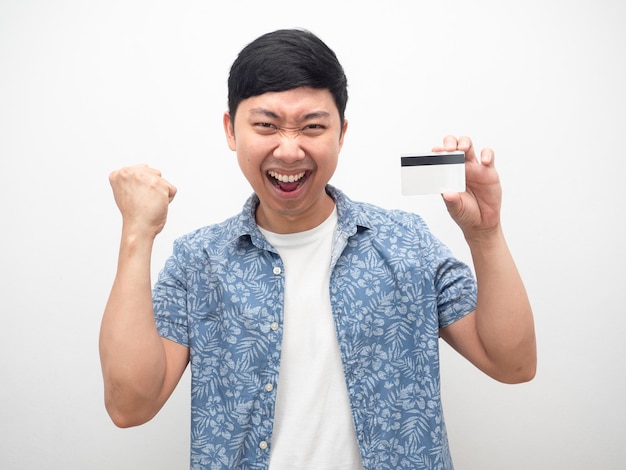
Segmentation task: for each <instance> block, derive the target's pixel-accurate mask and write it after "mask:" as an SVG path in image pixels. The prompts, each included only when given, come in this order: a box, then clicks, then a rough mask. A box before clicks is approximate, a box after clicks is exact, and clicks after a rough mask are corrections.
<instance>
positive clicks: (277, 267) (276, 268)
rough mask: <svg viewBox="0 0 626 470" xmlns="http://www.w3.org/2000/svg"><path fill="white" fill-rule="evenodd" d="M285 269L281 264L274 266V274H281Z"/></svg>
mask: <svg viewBox="0 0 626 470" xmlns="http://www.w3.org/2000/svg"><path fill="white" fill-rule="evenodd" d="M282 272H283V270H282V269H280V266H274V274H276V275H279V274H280V273H282Z"/></svg>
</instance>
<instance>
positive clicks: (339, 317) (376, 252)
mask: <svg viewBox="0 0 626 470" xmlns="http://www.w3.org/2000/svg"><path fill="white" fill-rule="evenodd" d="M328 192H329V194H330V195H331V196H332V197H333V198H334V200H335V202H336V205H337V211H338V218H339V220H338V223H339V227H338V232H337V237H336V240H337V241H336V246H335V248H334V252H336V253H337V256H336V257H335V258H334V265H333V269H332V274H331V281H330V292H329V294H330V300H331V306H332V311H333V316H334V320H335V326H336V331H337V338H338V342H339V347H340V352H341V356H342V361H343V364H344V372H345V379H346V386H347V388H348V394H349V397H350V404H351V408H352V414H353V421H354V425H355V429H356V434H357V438H358V441H359V442H358V443H359V449H360V451H361V455H362V458H363V464H364V467H365V468H366V469H400V468H406V469H412V470H416V469H444V470H447V469H451V468H452V461H451V458H450V452H449V449H448V442H447V436H446V430H445V424H444V420H443V413H442V407H441V393H440V379H439V351H438V344H439V341H438V333H439V328H441V327H444V326H447V325H449V324H450V323H452V322H454V321H456V320H458V319H459V318H461V317H462V316H464V315H465V314H467V313H469V312H470V311H472V310H473V309H474V308H475V303H476V286H475V281H474V278H473V276H472V273H471V271H470V269H469V268H468V267H467V266H466V265H464V264H463V263H461V262H459V261H458V260H456V259H455V258H453V257H452V255H451V253H450V252H449V250H448V249H447V248H446V247H445V246H444V245H442V244H441V243H440V242H439V240H437V239H436V238H435V237H434V236H433V235H432V234H431V233H430V232H429V230H428V228H427V227H426V225H425V224H424V222H423V220H422V219H421V218H420V217H419V216H417V215H414V214H409V213H406V212H401V211H388V210H384V209H381V208H378V207H375V206H372V205H368V204H363V203H356V202H353V201H351V200H350V199H348V198H347V197H346V196H345V195H344V194H343V193H341V192H340V191H338V190H337V189H335V188H332V187H330V186H329V187H328ZM256 204H258V200H257V199H256V197H255V196H252V197H251V198H250V199H249V200H248V201H247V202H246V205H245V206H244V210H243V211H242V213H241V214H239V215H238V216H235V217H233V218H231V219H228V220H226V221H224V222H223V223H221V224H215V225H212V226H209V227H205V228H202V229H199V230H197V231H195V232H193V233H191V234H188V235H186V236H184V237H181V238H180V239H179V240H177V241H176V243H175V247H174V253H173V255H172V256H171V258H170V259H168V261H167V262H166V264H165V267H164V269H163V270H162V272H161V274H160V276H159V280H158V282H157V283H156V285H155V287H154V307H155V316H156V321H157V328H158V330H159V333H160V334H161V335H162V336H163V337H166V338H169V339H171V340H173V341H177V342H179V343H181V344H183V345H186V346H188V347H189V348H190V363H191V366H190V367H191V375H192V388H191V393H192V404H191V406H192V409H191V418H192V422H191V426H192V429H191V468H193V469H216V470H217V469H267V468H268V465H269V455H270V450H271V442H272V429H273V416H274V406H275V388H274V387H272V386H269V387H268V384H270V385H271V384H276V383H277V377H278V372H279V367H280V351H281V339H282V328H281V324H282V319H283V310H282V309H283V300H284V277H283V266H282V261H281V259H280V257H279V256H278V254H277V253H276V251H275V250H274V249H273V247H272V246H270V245H269V243H268V242H267V241H266V240H265V239H264V238H263V236H262V235H261V233H260V231H259V230H258V228H257V226H256V224H255V221H254V211H255V208H256Z"/></svg>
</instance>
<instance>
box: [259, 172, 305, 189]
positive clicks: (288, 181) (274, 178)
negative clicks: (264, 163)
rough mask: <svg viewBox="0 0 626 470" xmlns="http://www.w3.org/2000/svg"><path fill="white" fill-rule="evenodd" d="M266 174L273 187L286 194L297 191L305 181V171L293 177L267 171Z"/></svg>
mask: <svg viewBox="0 0 626 470" xmlns="http://www.w3.org/2000/svg"><path fill="white" fill-rule="evenodd" d="M267 174H268V176H269V179H270V181H271V182H272V184H273V185H274V186H276V187H277V188H280V190H281V191H285V192H287V193H289V192H291V191H295V190H296V189H298V188H299V187H300V186H302V183H304V181H305V180H306V171H301V172H299V173H295V174H293V175H285V174H282V173H278V172H277V171H269V172H268V173H267Z"/></svg>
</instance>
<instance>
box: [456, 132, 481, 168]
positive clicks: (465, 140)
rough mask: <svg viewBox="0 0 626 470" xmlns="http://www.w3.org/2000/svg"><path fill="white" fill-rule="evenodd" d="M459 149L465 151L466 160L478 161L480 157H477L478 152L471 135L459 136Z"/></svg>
mask: <svg viewBox="0 0 626 470" xmlns="http://www.w3.org/2000/svg"><path fill="white" fill-rule="evenodd" d="M458 150H461V151H463V152H465V161H466V162H468V161H469V162H476V163H478V159H477V158H476V152H475V151H474V144H473V143H472V139H470V138H469V137H467V136H463V137H459V141H458Z"/></svg>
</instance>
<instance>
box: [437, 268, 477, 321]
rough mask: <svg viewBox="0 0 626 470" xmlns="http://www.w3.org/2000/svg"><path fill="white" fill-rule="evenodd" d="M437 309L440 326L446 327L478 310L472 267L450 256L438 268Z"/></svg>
mask: <svg viewBox="0 0 626 470" xmlns="http://www.w3.org/2000/svg"><path fill="white" fill-rule="evenodd" d="M435 286H436V289H437V310H438V312H439V328H445V327H446V326H449V325H451V324H452V323H454V322H455V321H457V320H460V319H461V318H463V317H464V316H465V315H467V314H468V313H470V312H473V311H474V310H476V298H477V288H476V280H475V278H474V275H473V273H472V271H471V270H470V268H469V267H468V266H467V265H466V264H465V263H463V262H461V261H459V260H457V259H455V258H453V257H450V258H446V259H444V261H443V262H442V263H441V264H440V265H439V269H438V270H437V275H436V282H435Z"/></svg>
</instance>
